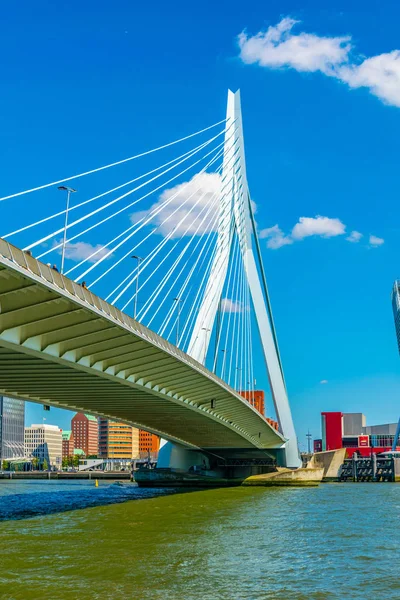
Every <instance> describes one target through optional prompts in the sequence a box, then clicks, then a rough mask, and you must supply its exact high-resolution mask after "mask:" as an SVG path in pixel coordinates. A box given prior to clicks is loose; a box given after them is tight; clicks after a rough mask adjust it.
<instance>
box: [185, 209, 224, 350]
mask: <svg viewBox="0 0 400 600" xmlns="http://www.w3.org/2000/svg"><path fill="white" fill-rule="evenodd" d="M219 218H220V214H219V213H217V214H216V215H215V223H216V222H217V221H218V220H219ZM210 241H211V236H210ZM210 245H211V244H210ZM215 252H216V245H215V247H214V251H213V256H215ZM202 264H203V262H202ZM211 264H212V263H210V264H209V265H208V267H207V270H206V271H208V270H210V269H211ZM204 276H205V273H204V275H203V280H202V282H201V284H200V286H199V287H198V292H197V295H198V294H199V292H200V291H201V289H202V285H203V282H204ZM197 295H196V298H195V300H194V303H193V305H192V309H191V311H190V313H189V316H188V319H187V320H186V323H185V328H184V330H183V332H182V334H181V337H180V338H179V341H178V343H179V345H180V341H181V339H182V338H183V335H184V334H185V329H186V327H187V325H188V323H189V321H190V320H191V313H192V310H193V307H194V304H195V303H196V300H197ZM187 300H188V297H187V298H186V299H185V301H184V304H183V307H182V308H184V307H185V305H186V302H187Z"/></svg>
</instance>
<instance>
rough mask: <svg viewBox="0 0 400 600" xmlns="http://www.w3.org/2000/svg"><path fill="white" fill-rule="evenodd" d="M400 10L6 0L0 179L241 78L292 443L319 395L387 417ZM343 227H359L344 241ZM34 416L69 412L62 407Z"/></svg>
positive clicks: (155, 121)
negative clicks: (292, 425)
mask: <svg viewBox="0 0 400 600" xmlns="http://www.w3.org/2000/svg"><path fill="white" fill-rule="evenodd" d="M399 17H400V8H399V6H398V3H395V2H394V1H391V2H388V3H386V5H385V11H382V10H379V8H378V5H377V4H376V3H375V2H369V3H368V2H367V3H365V2H362V3H361V2H358V1H351V2H337V1H335V2H332V1H329V2H325V3H324V6H323V7H322V8H321V3H319V2H316V1H308V2H304V1H303V2H302V3H298V2H285V1H284V2H282V1H280V2H277V1H271V2H268V3H265V2H259V1H249V2H246V3H243V2H237V1H235V0H233V1H230V2H225V1H221V2H218V3H217V5H216V3H215V2H209V1H208V0H206V1H203V2H202V3H201V4H198V5H196V6H193V5H191V4H190V3H187V2H180V1H178V2H173V3H164V2H159V1H155V2H152V3H132V2H128V1H125V2H122V1H118V0H116V1H114V2H113V3H110V2H104V1H99V0H97V1H96V2H92V1H87V2H85V3H79V4H78V3H72V4H71V3H66V2H58V3H54V2H50V1H48V2H45V1H41V2H37V3H35V4H32V3H31V2H27V1H25V2H24V1H22V2H19V3H18V4H12V3H7V5H5V6H4V7H3V28H2V36H1V39H0V56H1V59H0V60H1V73H2V76H1V83H0V85H1V94H0V119H1V137H2V144H1V145H0V160H1V164H2V177H1V195H2V196H4V195H6V194H9V193H13V192H16V191H19V190H22V189H25V188H29V187H33V186H35V185H40V184H41V183H45V182H47V181H52V180H53V179H57V178H61V177H63V176H67V175H70V174H73V173H78V172H81V171H83V170H86V169H90V168H95V167H97V166H100V165H102V164H107V163H108V162H112V161H114V160H119V159H122V158H125V157H126V156H130V155H132V154H134V153H136V152H139V151H141V150H146V149H149V148H152V147H154V146H157V145H159V144H162V143H164V142H168V141H170V140H173V139H176V138H178V137H180V136H183V135H186V134H188V133H191V132H193V131H195V130H197V129H201V128H203V127H205V126H207V125H209V124H211V123H214V122H216V121H217V120H219V119H221V118H223V116H224V113H225V103H226V91H227V89H228V88H231V89H234V90H235V89H236V88H238V87H240V89H241V93H242V108H243V120H244V132H245V143H246V158H247V169H248V179H249V185H250V189H251V193H252V196H253V199H254V200H255V202H256V203H257V207H258V211H257V222H258V225H259V228H260V229H261V230H263V231H264V237H263V239H262V240H261V243H262V248H263V257H264V263H265V268H266V272H267V277H268V282H269V288H270V294H271V299H272V304H273V310H274V315H275V320H276V326H277V330H278V336H279V343H280V348H281V353H282V358H283V364H284V370H285V375H286V380H287V385H288V390H289V395H290V399H291V403H292V408H293V413H294V417H295V422H296V426H297V429H298V435H299V438H300V440H301V442H302V443H305V433H306V432H307V429H308V428H310V430H311V431H312V433H313V434H314V435H316V436H317V435H318V434H319V413H320V412H321V410H343V411H348V412H353V411H363V412H364V413H365V414H366V415H367V418H368V422H369V423H377V422H382V421H388V420H390V421H394V420H397V419H398V417H399V414H398V413H399V400H398V397H399V393H400V375H399V356H398V351H397V348H396V341H395V335H394V327H393V317H392V313H391V305H390V291H391V286H392V284H393V280H394V279H395V278H396V277H399V276H400V270H399V262H398V261H399V258H398V257H399V242H398V240H399V225H398V223H399V216H400V215H399V202H398V194H399V187H400V176H399V170H398V164H399V150H398V140H399V137H400V66H399V64H400V60H398V58H397V55H396V54H395V53H394V51H395V50H397V48H398V47H399V42H398V27H397V24H398V22H399ZM284 19H286V20H284ZM287 19H293V20H295V21H299V22H298V23H292V22H289V21H287ZM279 24H280V29H279V28H277V27H278V25H279ZM268 27H273V28H274V29H272V30H269V32H270V33H269V35H270V39H272V40H273V41H272V42H268V39H269V38H267V37H266V36H265V32H266V31H267V29H268ZM244 30H246V32H247V33H246V35H247V38H246V40H245V41H244V42H243V43H244V44H245V45H244V46H242V57H241V56H240V48H239V44H238V35H239V34H240V33H241V32H243V31H244ZM260 32H261V35H259V36H258V37H256V38H254V36H257V34H259V33H260ZM303 34H306V35H303ZM310 35H311V37H310ZM299 36H300V37H299ZM260 40H261V43H260ZM299 45H300V49H299ZM304 46H305V47H306V51H304ZM301 47H302V48H303V50H302V49H301ZM370 59H374V60H370ZM260 62H261V63H262V64H263V65H264V66H261V65H260ZM126 172H128V171H126ZM124 174H125V172H124ZM107 183H108V180H107ZM85 185H86V184H85ZM111 185H114V180H112V181H111V179H110V186H111ZM77 186H78V184H77ZM82 186H83V184H82ZM79 191H80V193H82V187H81V188H79ZM81 197H82V198H83V196H81ZM43 199H44V200H43ZM43 202H45V203H52V199H51V198H50V196H45V195H43V196H40V195H39V196H36V195H29V196H25V197H23V199H22V198H19V199H14V200H9V201H7V202H4V203H2V206H1V207H0V219H1V223H3V222H4V223H7V225H8V224H9V223H11V222H12V221H13V219H15V217H16V216H18V215H19V214H22V212H23V214H24V216H31V215H36V213H37V211H39V212H40V210H39V209H40V208H41V207H42V208H43V206H44V205H43V204H42V205H41V203H43ZM57 202H58V200H57ZM38 206H39V208H38ZM47 206H49V204H46V207H47ZM57 208H58V207H57ZM21 211H22V212H21ZM318 215H319V216H322V217H326V218H327V219H328V220H327V221H324V222H323V223H321V221H315V219H316V217H317V216H318ZM302 218H303V219H304V218H306V219H307V218H308V219H312V220H311V221H304V220H303V221H300V219H302ZM13 222H14V221H13ZM28 222H29V220H28ZM296 224H299V226H297V229H296V228H295V227H296ZM301 224H302V225H301ZM276 226H277V227H276ZM271 228H275V229H273V230H272V231H271ZM294 228H295V229H294ZM7 229H8V227H7ZM353 231H355V232H359V233H361V234H362V236H363V237H361V238H360V239H359V241H347V240H346V238H347V237H349V236H350V235H351V232H353ZM3 233H4V231H3V227H2V231H1V232H0V234H3ZM311 234H313V235H311ZM321 234H322V235H321ZM370 236H373V237H372V238H370ZM355 237H356V238H358V237H359V236H357V235H356V236H355ZM376 238H378V240H380V241H377V239H376ZM353 239H354V237H353ZM271 240H272V241H271ZM277 240H278V241H277ZM282 240H285V241H286V242H285V243H284V244H281V241H282ZM91 241H92V243H93V244H94V243H95V242H96V241H97V240H95V239H92V240H91ZM99 241H103V242H104V240H99ZM371 241H372V243H371ZM268 246H269V247H268ZM271 246H272V247H271ZM276 246H280V247H276ZM321 381H327V383H320V382H321ZM269 412H271V411H269ZM46 417H47V422H57V424H59V425H60V426H62V427H64V428H66V427H67V424H68V419H69V416H67V413H61V412H59V411H56V410H53V409H52V411H51V412H50V413H47V414H46ZM41 418H42V409H41V407H35V406H29V407H28V410H27V420H28V422H31V421H34V420H38V419H41Z"/></svg>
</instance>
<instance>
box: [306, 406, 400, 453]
mask: <svg viewBox="0 0 400 600" xmlns="http://www.w3.org/2000/svg"><path fill="white" fill-rule="evenodd" d="M321 429H322V439H321V440H314V452H321V451H325V450H338V449H339V448H346V455H347V457H349V458H351V457H352V456H353V454H354V453H355V452H357V454H358V455H359V456H371V453H372V452H373V453H374V454H380V453H381V452H389V451H390V450H391V449H392V445H393V442H394V438H395V435H396V430H397V423H386V424H383V425H370V426H367V424H366V418H365V416H364V415H363V414H362V413H341V412H323V413H321ZM396 449H397V451H400V440H398V441H397V446H396Z"/></svg>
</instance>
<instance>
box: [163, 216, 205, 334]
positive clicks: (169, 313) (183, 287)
mask: <svg viewBox="0 0 400 600" xmlns="http://www.w3.org/2000/svg"><path fill="white" fill-rule="evenodd" d="M216 222H217V219H215V220H214V221H213V223H212V227H213V226H215V224H216ZM206 235H207V237H206V242H205V243H204V244H203V246H202V248H201V251H200V252H199V253H198V256H197V259H196V261H195V263H194V265H192V267H191V269H190V271H189V273H188V274H187V275H186V278H185V280H184V282H183V283H182V285H181V288H180V290H179V292H178V294H177V295H176V297H177V298H178V299H180V301H181V299H182V297H183V294H184V293H185V290H186V287H187V285H188V283H189V281H190V278H191V276H192V275H193V273H194V271H195V269H196V267H197V265H198V263H199V261H200V259H201V257H202V256H203V252H204V250H205V248H207V249H208V246H210V247H211V245H212V231H208V232H207V234H206ZM199 241H200V240H199ZM198 245H199V244H198V243H197V244H196V247H198ZM194 251H195V248H193V249H192V252H191V253H190V256H189V257H188V258H187V260H186V261H185V263H184V265H183V266H182V267H181V269H180V271H179V273H178V274H177V276H176V277H175V278H174V283H173V286H174V285H175V284H176V283H177V282H178V280H179V278H180V276H181V275H182V273H183V271H184V270H185V268H186V267H187V265H188V262H189V260H190V258H191V257H192V256H193V254H194ZM168 279H169V277H168V278H167V281H168ZM163 285H165V284H163ZM173 286H172V287H170V288H169V290H168V292H167V293H166V294H165V295H164V297H163V298H162V301H161V303H160V305H159V306H157V310H156V313H158V312H159V310H160V309H161V306H162V305H163V304H164V303H165V301H166V299H167V297H168V296H169V295H170V293H171V291H172V289H173ZM187 300H188V298H187V297H186V298H185V300H184V302H183V303H182V304H181V305H180V312H182V311H183V310H184V309H185V307H186V303H187ZM174 308H175V307H174V305H171V307H170V309H169V310H168V311H167V315H166V316H165V317H164V321H163V322H162V324H161V326H160V328H159V335H161V336H163V335H164V332H165V329H166V328H167V327H168V325H169V323H170V320H171V318H172V315H173V313H174ZM154 316H155V315H154ZM154 316H153V317H152V318H154ZM170 333H171V332H170ZM170 333H169V334H168V336H167V339H169V335H170ZM178 344H179V340H178Z"/></svg>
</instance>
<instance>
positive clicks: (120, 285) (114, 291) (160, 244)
mask: <svg viewBox="0 0 400 600" xmlns="http://www.w3.org/2000/svg"><path fill="white" fill-rule="evenodd" d="M235 154H236V153H235ZM213 162H215V160H213V161H211V162H210V163H209V165H208V166H211V164H212V163H213ZM220 170H221V167H219V168H218V169H217V171H216V172H217V173H218V171H220ZM201 173H202V171H200V173H199V175H200V174H201ZM223 181H224V179H222V181H221V185H222V184H223ZM223 189H224V186H222V190H223ZM197 191H198V190H196V192H195V193H197ZM176 195H177V194H175V196H174V197H173V199H174V198H175V197H176ZM169 201H170V199H168V200H167V201H165V202H164V203H163V205H162V206H163V207H165V205H166V203H169ZM180 208H181V206H179V207H178V208H177V209H176V210H175V211H174V212H173V213H172V214H170V215H169V216H168V217H167V219H165V220H164V221H163V222H162V223H161V224H159V225H158V226H157V227H156V228H155V229H154V230H153V231H151V232H150V233H149V234H148V235H147V236H146V237H145V238H144V239H143V240H142V241H141V242H140V244H142V243H144V242H145V241H146V240H147V239H148V238H149V237H150V236H151V235H153V234H154V233H155V232H156V231H157V230H158V229H160V228H161V227H162V225H164V224H165V222H166V221H168V220H169V219H170V218H171V217H172V216H173V214H175V213H176V212H177V210H180ZM142 220H143V219H141V221H142ZM139 223H140V221H139ZM136 225H137V223H136ZM124 233H126V232H124ZM172 233H173V232H171V233H170V234H169V235H168V236H167V239H169V238H170V237H171V235H172ZM122 235H123V234H122ZM119 237H121V235H119V236H117V238H119ZM117 238H114V240H113V241H115V240H116V239H117ZM164 239H165V238H164ZM113 241H111V242H108V243H107V246H108V245H110V244H111V243H113ZM140 244H138V245H137V246H135V248H134V249H132V250H130V252H129V253H131V252H133V251H134V250H136V249H137V248H138V247H139V245H140ZM164 244H165V242H164V241H163V240H162V241H161V242H160V243H159V244H158V246H157V247H156V248H155V249H153V250H152V252H151V253H150V255H149V256H148V257H147V258H146V265H145V266H147V261H148V259H150V258H151V256H152V255H153V254H154V252H155V251H157V249H158V248H159V247H160V246H163V245H164ZM129 253H128V254H129ZM123 258H126V256H125V257H123ZM122 260H123V259H122ZM82 262H84V261H82ZM82 262H81V263H80V264H82ZM78 266H79V265H78ZM144 268H145V267H142V270H141V273H142V272H143V269H144ZM70 271H71V270H70ZM70 271H69V272H70ZM129 278H130V274H129V275H127V277H125V279H124V280H123V281H122V282H120V283H119V284H118V286H117V287H116V288H115V289H114V290H113V291H112V292H111V293H110V294H108V296H107V297H106V300H109V298H110V297H111V296H113V294H114V293H116V292H117V291H118V289H119V288H120V287H122V285H123V284H124V283H125V282H126V281H127V280H128V279H129ZM96 282H97V280H96V281H95V282H93V284H92V285H94V283H96ZM139 291H140V290H139ZM116 301H117V298H115V299H114V300H113V301H112V304H114V302H116Z"/></svg>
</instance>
